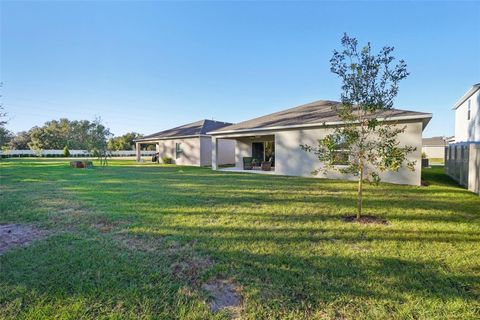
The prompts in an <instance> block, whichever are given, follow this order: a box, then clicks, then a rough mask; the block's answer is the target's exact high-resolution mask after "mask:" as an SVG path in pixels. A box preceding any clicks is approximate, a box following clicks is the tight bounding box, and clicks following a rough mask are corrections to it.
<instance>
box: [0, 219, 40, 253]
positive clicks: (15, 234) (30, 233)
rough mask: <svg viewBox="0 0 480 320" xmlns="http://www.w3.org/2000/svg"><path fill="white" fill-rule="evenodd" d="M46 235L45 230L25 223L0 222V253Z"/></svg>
mask: <svg viewBox="0 0 480 320" xmlns="http://www.w3.org/2000/svg"><path fill="white" fill-rule="evenodd" d="M47 236H48V232H47V231H46V230H41V229H38V228H35V227H34V226H31V225H26V224H0V255H2V254H4V253H5V252H7V251H8V250H10V249H13V248H16V247H20V246H26V245H29V244H30V243H31V242H33V241H34V240H39V239H44V238H46V237H47Z"/></svg>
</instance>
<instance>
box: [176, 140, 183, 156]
mask: <svg viewBox="0 0 480 320" xmlns="http://www.w3.org/2000/svg"><path fill="white" fill-rule="evenodd" d="M182 153H183V150H182V144H181V143H175V157H176V158H177V159H178V158H179V157H180V155H181V154H182Z"/></svg>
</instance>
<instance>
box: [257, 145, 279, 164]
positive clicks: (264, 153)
mask: <svg viewBox="0 0 480 320" xmlns="http://www.w3.org/2000/svg"><path fill="white" fill-rule="evenodd" d="M252 158H253V159H255V160H257V161H271V162H272V165H274V163H275V142H274V141H262V142H252Z"/></svg>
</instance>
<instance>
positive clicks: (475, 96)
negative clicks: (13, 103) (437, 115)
mask: <svg viewBox="0 0 480 320" xmlns="http://www.w3.org/2000/svg"><path fill="white" fill-rule="evenodd" d="M479 105H480V83H477V84H475V85H473V86H472V88H470V90H468V91H467V92H466V93H465V94H464V95H463V97H461V98H460V100H458V102H457V103H455V105H454V106H453V108H452V110H454V111H455V143H462V142H479V141H480V111H479Z"/></svg>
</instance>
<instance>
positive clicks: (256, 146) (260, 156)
mask: <svg viewBox="0 0 480 320" xmlns="http://www.w3.org/2000/svg"><path fill="white" fill-rule="evenodd" d="M252 158H253V159H255V160H257V161H265V148H264V145H263V142H252Z"/></svg>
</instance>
